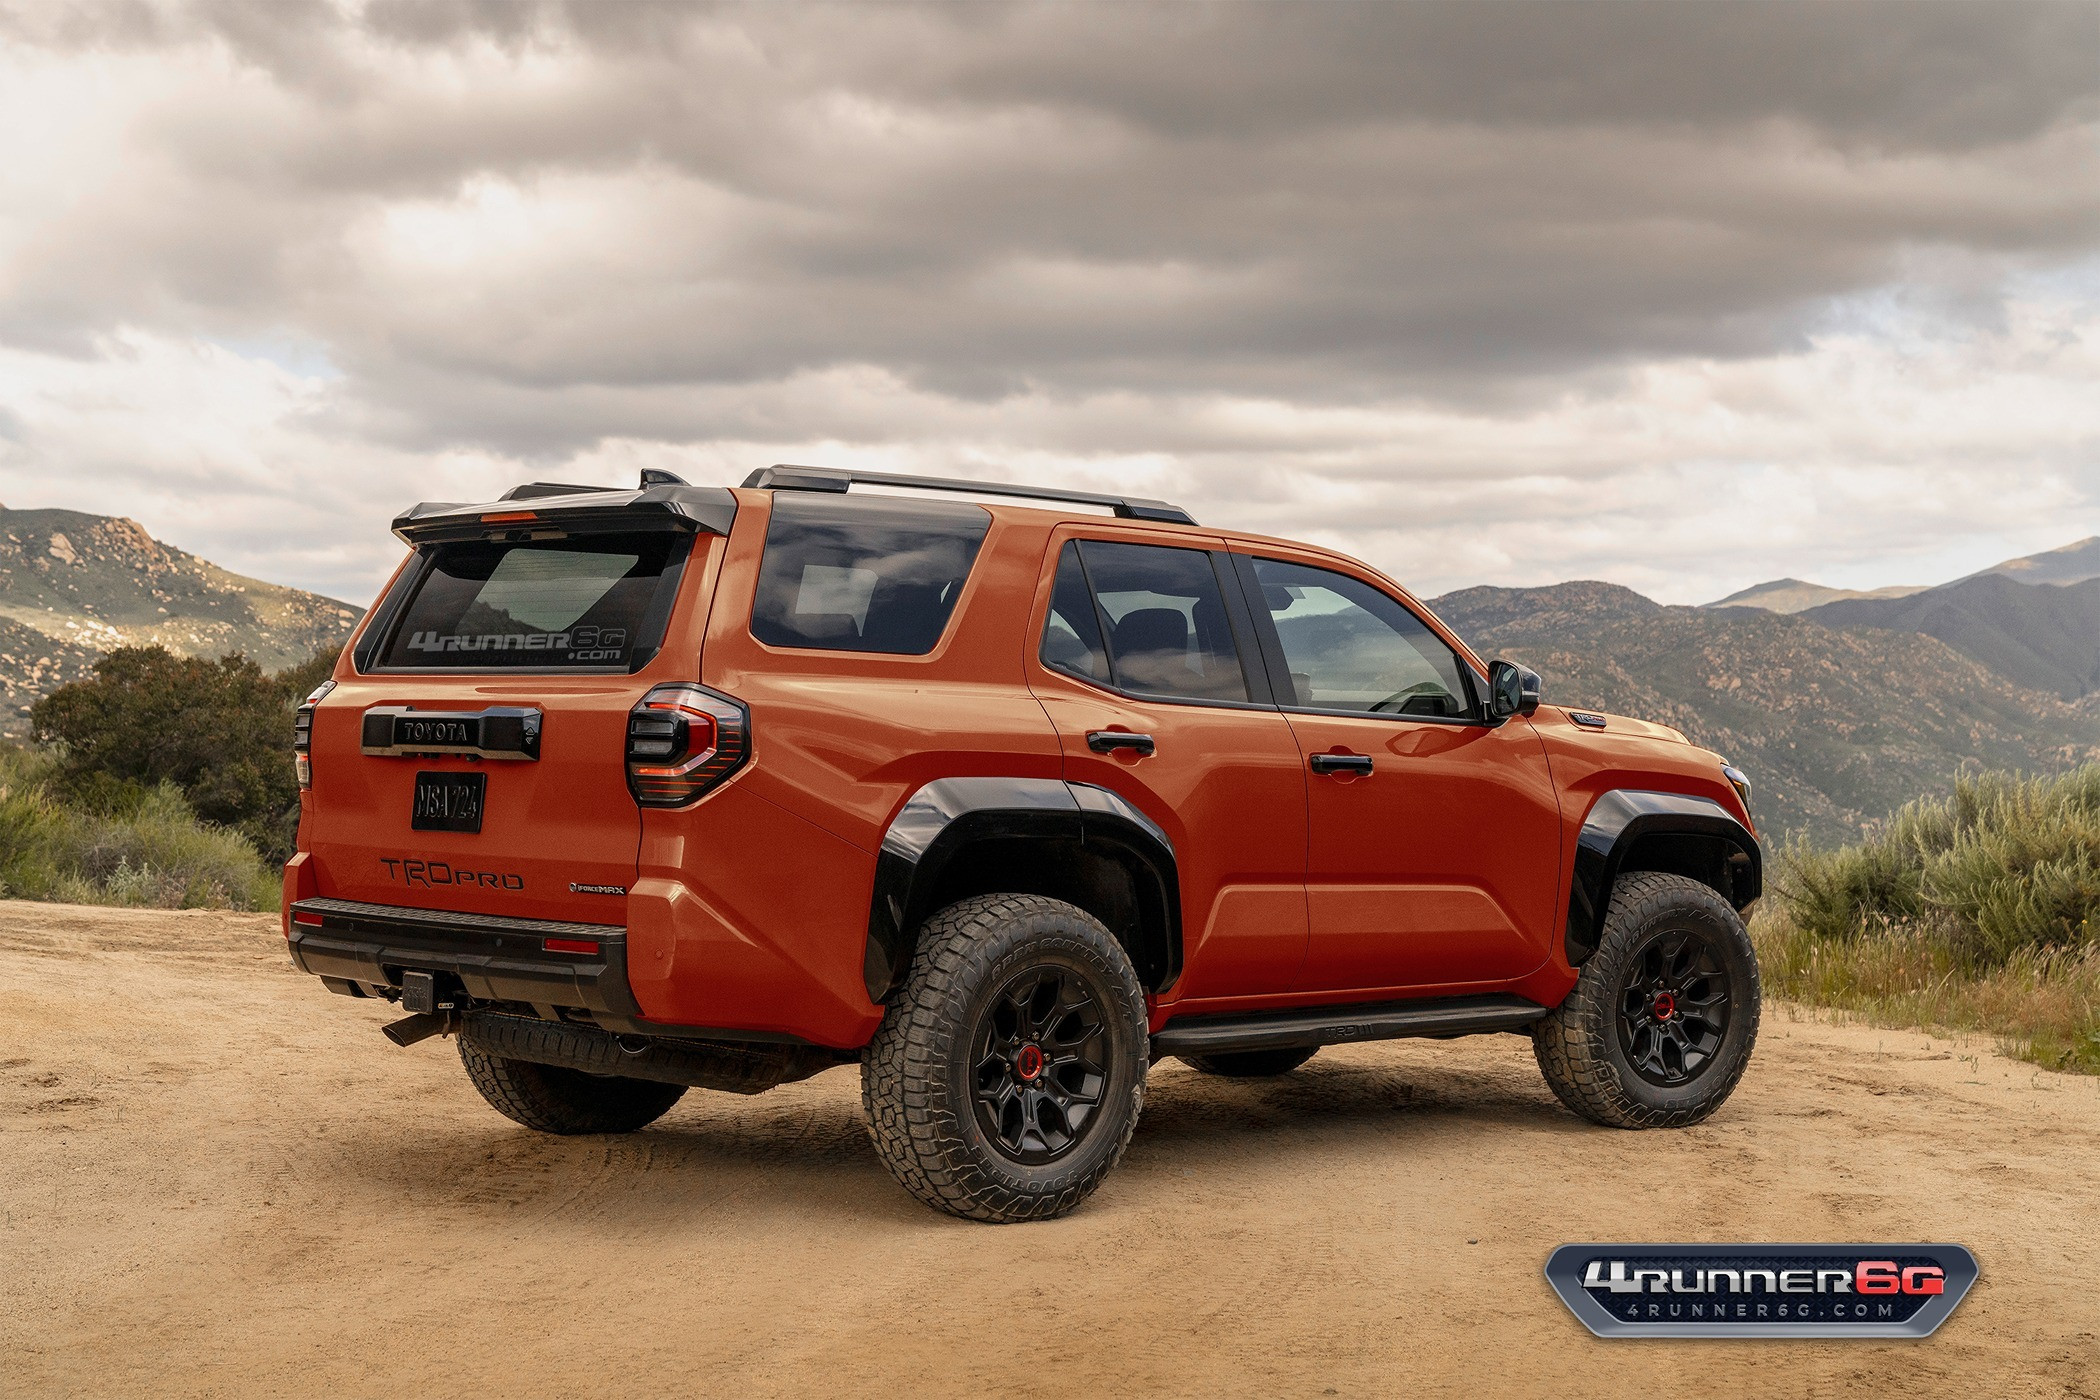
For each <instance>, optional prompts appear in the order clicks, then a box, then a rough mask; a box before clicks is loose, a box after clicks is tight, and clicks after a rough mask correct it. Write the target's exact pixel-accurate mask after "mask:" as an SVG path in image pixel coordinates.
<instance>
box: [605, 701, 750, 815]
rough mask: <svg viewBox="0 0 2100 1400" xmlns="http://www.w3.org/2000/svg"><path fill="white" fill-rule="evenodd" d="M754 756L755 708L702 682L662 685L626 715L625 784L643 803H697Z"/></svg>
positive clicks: (682, 804)
mask: <svg viewBox="0 0 2100 1400" xmlns="http://www.w3.org/2000/svg"><path fill="white" fill-rule="evenodd" d="M750 755H751V712H750V711H749V710H747V709H746V708H745V707H744V705H743V703H742V702H740V701H737V700H732V699H730V698H729V697H728V696H726V695H719V694H717V693H716V692H714V691H712V690H709V689H707V688H706V687H704V686H697V685H683V684H680V685H660V686H658V687H656V688H655V689H654V690H652V691H650V692H649V693H648V694H647V695H644V696H643V697H642V702H641V703H640V704H639V705H636V706H635V707H634V709H633V710H631V711H629V712H628V715H627V788H628V791H630V792H632V793H633V794H634V800H635V801H636V802H638V803H640V804H641V805H642V806H644V807H684V806H686V805H688V804H689V803H693V802H697V801H699V800H700V799H701V798H702V797H705V796H706V795H707V794H708V793H709V792H711V791H713V790H714V789H715V788H717V787H719V786H720V785H721V784H722V782H723V781H724V780H725V779H727V778H728V777H729V775H730V774H731V773H734V772H735V771H736V770H737V769H738V768H740V767H742V766H743V763H744V760H745V759H746V758H748V757H750Z"/></svg>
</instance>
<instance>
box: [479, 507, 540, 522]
mask: <svg viewBox="0 0 2100 1400" xmlns="http://www.w3.org/2000/svg"><path fill="white" fill-rule="evenodd" d="M539 518H540V513H539V512H538V511H536V510H499V511H495V512H493V513H491V514H488V515H484V516H482V517H481V523H482V524H484V525H509V524H512V523H514V522H516V521H520V520H537V519H539Z"/></svg>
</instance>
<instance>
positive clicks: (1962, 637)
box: [1802, 573, 2100, 700]
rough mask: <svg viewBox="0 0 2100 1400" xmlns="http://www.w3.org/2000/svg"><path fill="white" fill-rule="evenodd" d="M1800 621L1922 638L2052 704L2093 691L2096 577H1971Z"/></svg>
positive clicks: (2098, 685) (1840, 606)
mask: <svg viewBox="0 0 2100 1400" xmlns="http://www.w3.org/2000/svg"><path fill="white" fill-rule="evenodd" d="M1802 616H1804V617H1808V618H1812V619H1814V620H1815V621H1817V622H1820V623H1823V624H1824V625H1825V626H1829V627H1885V628H1888V629H1890V630H1891V631H1898V632H1923V633H1925V634H1926V635H1927V636H1932V637H1938V638H1939V639H1940V640H1941V641H1943V642H1945V643H1946V644H1947V645H1948V646H1951V647H1953V648H1954V649H1955V650H1956V651H1958V652H1960V653H1961V654H1962V655H1964V656H1969V657H1973V658H1975V659H1976V660H1978V661H1980V662H1982V663H1983V664H1984V665H1986V666H1988V667H1990V668H1991V669H1992V670H1993V671H1996V672H1997V673H1998V674H1999V675H2001V676H2003V677H2005V678H2006V679H2007V680H2009V681H2011V682H2013V683H2014V684H2015V685H2022V686H2026V687H2028V688H2029V689H2032V690H2045V691H2048V692H2049V693H2050V694H2052V695H2055V696H2057V697H2058V698H2059V699H2063V700H2077V699H2079V698H2081V697H2083V696H2087V695H2091V694H2093V693H2095V692H2096V691H2100V578H2089V579H2084V580H2082V581H2080V582H2076V583H2053V584H2052V583H2022V582H2018V581H2017V580H2016V579H2015V577H2014V576H2012V575H2009V574H1998V573H1982V574H1974V575H1972V576H1970V577H1968V578H1965V579H1963V580H1962V581H1961V582H1959V583H1950V584H1947V585H1946V586H1944V587H1942V588H1934V589H1929V590H1927V591H1926V592H1923V593H1918V594H1914V595H1912V596H1911V597H1908V598H1894V599H1884V600H1874V599H1850V600H1846V601H1842V602H1836V603H1830V604H1827V605H1825V606H1823V607H1820V608H1812V609H1810V610H1809V611H1807V612H1805V613H1803V614H1802Z"/></svg>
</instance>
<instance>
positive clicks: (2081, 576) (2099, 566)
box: [1955, 535, 2100, 585]
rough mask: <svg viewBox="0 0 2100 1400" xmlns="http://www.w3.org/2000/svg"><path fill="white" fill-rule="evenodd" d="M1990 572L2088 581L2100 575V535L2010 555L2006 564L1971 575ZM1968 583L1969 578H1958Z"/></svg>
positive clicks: (2022, 578)
mask: <svg viewBox="0 0 2100 1400" xmlns="http://www.w3.org/2000/svg"><path fill="white" fill-rule="evenodd" d="M1986 574H2000V575H2003V576H2004V577H2006V578H2009V579H2012V580H2014V581H2015V582H2018V583H2048V584H2057V585H2063V584H2071V583H2084V582H2085V581H2086V580H2087V579H2093V578H2100V535H2094V536H2092V537H2091V538H2089V539H2083V540H2080V541H2078V543H2076V544H2067V545H2064V546H2062V547H2060V548H2057V549H2051V550H2045V551H2044V552H2042V553H2040V554H2029V555H2026V556H2024V557H2022V558H2019V559H2008V560H2006V561H2005V562H2004V563H2002V564H1993V565H1991V566H1990V567H1989V568H1988V569H1979V570H1977V571H1976V572H1975V573H1973V574H1970V575H1969V576H1968V577H1969V578H1982V577H1984V576H1985V575H1986ZM1955 582H1957V583H1965V582H1967V579H1957V580H1955Z"/></svg>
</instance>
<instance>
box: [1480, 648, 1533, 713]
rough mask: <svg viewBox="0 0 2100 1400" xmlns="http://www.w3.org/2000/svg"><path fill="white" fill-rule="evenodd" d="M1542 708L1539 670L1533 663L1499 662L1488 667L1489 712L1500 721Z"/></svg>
mask: <svg viewBox="0 0 2100 1400" xmlns="http://www.w3.org/2000/svg"><path fill="white" fill-rule="evenodd" d="M1538 707H1539V673H1538V672H1536V671H1534V670H1532V669H1531V668H1530V667H1529V666H1519V665H1517V664H1516V663H1515V662H1511V661H1497V662H1494V663H1492V664H1490V665H1489V666H1488V714H1489V716H1490V717H1491V718H1493V719H1494V720H1495V722H1496V723H1498V724H1499V723H1501V722H1502V721H1503V720H1506V719H1508V718H1509V717H1510V716H1511V715H1528V714H1530V713H1531V712H1532V711H1533V710H1536V709H1537V708H1538Z"/></svg>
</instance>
